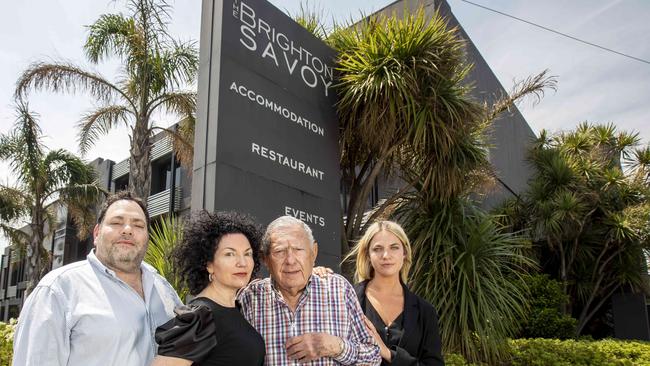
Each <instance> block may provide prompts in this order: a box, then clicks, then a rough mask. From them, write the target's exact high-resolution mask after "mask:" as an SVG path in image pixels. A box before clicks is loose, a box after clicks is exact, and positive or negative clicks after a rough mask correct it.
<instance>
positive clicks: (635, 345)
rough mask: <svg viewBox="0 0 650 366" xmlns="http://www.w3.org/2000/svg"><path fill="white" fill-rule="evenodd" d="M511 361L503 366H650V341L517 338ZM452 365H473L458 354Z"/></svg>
mask: <svg viewBox="0 0 650 366" xmlns="http://www.w3.org/2000/svg"><path fill="white" fill-rule="evenodd" d="M509 346H510V356H511V360H509V361H506V362H503V363H502V364H501V366H628V365H629V366H650V342H639V341H620V340H613V339H606V340H601V341H576V340H558V339H543V338H534V339H514V340H510V341H509ZM445 361H446V364H447V365H448V366H467V365H472V366H474V365H475V364H469V363H467V362H466V361H465V359H464V358H463V357H462V356H460V355H458V354H449V355H446V356H445ZM476 366H478V365H476Z"/></svg>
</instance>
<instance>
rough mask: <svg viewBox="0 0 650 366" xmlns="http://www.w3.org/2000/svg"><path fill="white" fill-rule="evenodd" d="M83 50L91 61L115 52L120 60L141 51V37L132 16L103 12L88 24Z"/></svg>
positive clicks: (97, 60) (96, 60) (96, 61)
mask: <svg viewBox="0 0 650 366" xmlns="http://www.w3.org/2000/svg"><path fill="white" fill-rule="evenodd" d="M88 30H89V34H88V37H87V38H86V44H85V45H84V51H85V53H86V57H87V58H88V59H89V60H90V61H91V62H93V63H98V62H100V61H103V60H105V59H106V58H108V57H109V56H110V55H112V54H115V55H117V56H118V57H120V58H122V60H126V59H128V58H130V57H132V53H137V52H138V51H140V52H141V51H142V48H143V45H142V39H141V37H139V34H138V30H137V28H136V25H135V21H134V19H133V18H126V17H124V16H123V15H121V14H103V15H101V16H100V17H99V19H97V20H96V21H95V22H94V23H93V24H92V25H90V26H88Z"/></svg>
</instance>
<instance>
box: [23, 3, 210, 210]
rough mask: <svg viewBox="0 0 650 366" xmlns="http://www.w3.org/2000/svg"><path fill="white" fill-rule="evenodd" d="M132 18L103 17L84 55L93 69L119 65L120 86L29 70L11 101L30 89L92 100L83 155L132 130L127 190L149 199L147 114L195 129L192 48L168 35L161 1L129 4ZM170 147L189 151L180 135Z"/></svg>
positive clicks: (88, 76)
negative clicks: (112, 134) (116, 131)
mask: <svg viewBox="0 0 650 366" xmlns="http://www.w3.org/2000/svg"><path fill="white" fill-rule="evenodd" d="M128 10H129V11H130V12H131V15H130V16H124V15H122V14H104V15H102V16H100V17H99V19H98V20H97V21H95V23H94V24H92V25H91V26H90V27H89V34H88V38H87V39H86V44H85V45H84V51H85V53H86V56H87V58H88V60H89V61H90V62H92V63H94V64H97V63H99V62H101V61H103V60H105V59H106V58H108V57H109V56H116V57H118V58H119V59H120V60H121V62H122V66H121V78H120V79H118V80H116V81H115V82H110V81H109V80H107V79H106V78H104V77H103V76H101V75H100V74H97V73H94V72H91V71H86V70H83V69H82V68H80V67H77V66H75V65H71V64H67V63H49V64H48V63H40V62H39V63H34V64H32V65H31V66H30V67H29V68H28V69H27V70H26V71H25V72H24V73H23V74H22V75H21V76H20V78H19V80H18V82H17V86H16V95H17V96H19V97H23V96H25V95H26V94H27V93H28V91H29V90H31V89H37V90H38V89H45V90H50V91H54V92H58V91H67V92H75V91H76V90H81V91H83V92H87V93H89V94H90V95H91V96H92V97H93V98H95V99H96V100H97V102H98V103H99V104H100V106H99V107H98V108H97V109H94V110H91V111H89V112H87V113H86V114H85V115H83V116H82V118H81V121H80V122H79V124H78V128H79V135H78V140H79V146H80V151H81V153H82V155H83V154H85V153H86V152H87V151H88V150H89V149H90V148H91V147H92V146H93V144H95V143H96V142H97V140H98V139H99V138H100V137H101V136H102V135H105V134H106V133H108V132H109V131H110V130H111V129H113V128H115V127H118V126H120V125H124V126H126V127H128V128H129V138H130V143H131V149H130V159H129V163H130V167H129V189H130V190H132V191H133V192H135V193H136V194H137V195H138V196H140V197H142V198H144V199H146V198H147V197H148V196H149V192H150V185H151V183H150V179H151V166H150V156H151V141H150V136H151V135H152V133H153V131H154V129H156V128H158V127H154V126H153V124H154V121H153V119H152V114H153V113H156V112H159V111H162V112H167V113H173V114H175V115H177V116H179V117H180V123H181V124H182V125H186V126H187V125H188V126H193V124H194V120H195V110H196V92H194V91H185V90H181V89H180V88H181V87H183V86H185V85H188V84H191V83H193V82H194V81H195V78H196V73H197V68H198V55H197V51H196V48H195V42H185V43H182V42H178V41H175V40H173V39H171V38H170V36H169V35H168V33H167V22H168V20H169V17H170V16H169V5H168V4H167V2H166V1H165V0H129V1H128ZM167 132H168V133H170V134H171V135H172V136H174V137H175V143H174V145H175V146H177V147H181V146H182V147H186V148H187V147H189V146H191V141H187V138H184V137H183V135H182V134H179V133H176V132H175V131H171V130H167Z"/></svg>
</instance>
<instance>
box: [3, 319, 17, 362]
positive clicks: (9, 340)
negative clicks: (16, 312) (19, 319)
mask: <svg viewBox="0 0 650 366" xmlns="http://www.w3.org/2000/svg"><path fill="white" fill-rule="evenodd" d="M15 330H16V319H11V320H9V323H3V322H0V365H11V355H12V353H13V346H14V331H15Z"/></svg>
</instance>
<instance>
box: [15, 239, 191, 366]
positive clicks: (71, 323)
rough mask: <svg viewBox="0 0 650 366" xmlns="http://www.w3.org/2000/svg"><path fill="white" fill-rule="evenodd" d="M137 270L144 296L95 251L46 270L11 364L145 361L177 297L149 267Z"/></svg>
mask: <svg viewBox="0 0 650 366" xmlns="http://www.w3.org/2000/svg"><path fill="white" fill-rule="evenodd" d="M141 269H142V287H143V292H144V299H143V298H142V297H140V295H139V294H138V293H137V292H136V291H135V290H134V289H133V288H131V286H129V285H128V284H126V283H125V282H124V281H122V280H120V279H119V278H118V277H117V276H116V275H115V272H113V271H112V270H110V269H108V268H107V267H106V266H104V265H103V264H102V263H101V262H100V261H99V260H98V259H97V257H96V256H95V253H94V250H93V251H92V252H91V253H90V254H88V257H87V259H86V260H85V261H80V262H76V263H71V264H69V265H66V266H63V267H61V268H58V269H56V270H54V271H52V272H50V273H48V274H47V275H46V276H45V277H43V279H42V280H41V281H40V282H39V284H38V286H36V288H35V289H34V291H33V292H32V293H31V294H30V295H29V296H28V297H27V300H26V301H25V304H24V305H23V308H22V311H21V313H20V317H19V319H18V327H17V329H16V334H15V336H14V355H13V365H14V366H24V365H25V366H54V365H57V366H64V365H70V366H77V365H79V366H82V365H83V366H95V365H97V366H100V365H101V366H109V365H115V366H131V365H132V366H143V365H149V364H150V363H151V361H152V360H153V357H154V356H155V354H156V343H155V342H154V332H155V330H156V328H157V327H158V326H159V325H162V324H163V323H165V322H166V321H167V320H169V319H170V318H172V317H173V315H174V313H173V310H174V307H175V306H178V305H180V304H181V301H180V299H179V298H178V295H176V292H175V291H174V289H173V288H172V287H171V285H169V283H168V282H167V281H165V279H164V278H163V277H161V276H160V275H158V274H157V273H156V271H155V270H154V269H153V268H152V267H151V266H149V265H147V264H145V263H143V264H142V265H141Z"/></svg>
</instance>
